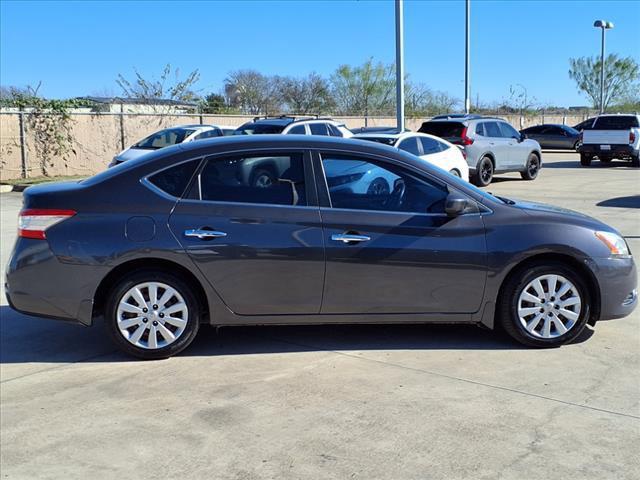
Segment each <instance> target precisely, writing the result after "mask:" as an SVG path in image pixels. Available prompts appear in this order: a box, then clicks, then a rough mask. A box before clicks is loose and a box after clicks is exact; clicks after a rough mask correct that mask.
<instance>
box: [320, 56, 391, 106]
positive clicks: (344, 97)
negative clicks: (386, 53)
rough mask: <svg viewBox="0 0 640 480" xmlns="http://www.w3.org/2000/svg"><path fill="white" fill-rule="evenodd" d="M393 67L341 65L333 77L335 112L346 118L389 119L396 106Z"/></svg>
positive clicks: (365, 64) (371, 60)
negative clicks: (379, 117) (360, 116)
mask: <svg viewBox="0 0 640 480" xmlns="http://www.w3.org/2000/svg"><path fill="white" fill-rule="evenodd" d="M394 72H395V69H394V67H393V64H389V65H385V64H383V63H381V62H379V63H374V62H373V58H369V59H368V60H367V61H366V62H364V63H363V64H362V65H360V66H357V67H352V66H350V65H340V66H339V67H338V69H337V70H336V71H335V73H334V74H333V75H331V79H330V81H331V91H332V93H333V98H334V101H335V103H336V110H337V112H338V113H340V114H343V115H362V114H364V115H381V114H382V115H389V114H391V113H393V111H394V105H395V95H394V92H395V77H394V75H395V73H394Z"/></svg>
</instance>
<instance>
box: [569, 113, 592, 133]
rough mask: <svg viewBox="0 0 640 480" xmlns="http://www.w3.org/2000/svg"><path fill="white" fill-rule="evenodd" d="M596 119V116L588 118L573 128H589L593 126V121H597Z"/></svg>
mask: <svg viewBox="0 0 640 480" xmlns="http://www.w3.org/2000/svg"><path fill="white" fill-rule="evenodd" d="M595 120H596V117H591V118H587V119H586V120H583V121H582V122H580V123H579V124H577V125H574V126H573V128H574V129H576V130H577V131H578V132H581V131H583V130H589V129H590V128H591V127H593V122H595Z"/></svg>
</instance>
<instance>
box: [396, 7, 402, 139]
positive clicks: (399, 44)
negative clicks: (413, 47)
mask: <svg viewBox="0 0 640 480" xmlns="http://www.w3.org/2000/svg"><path fill="white" fill-rule="evenodd" d="M395 1H396V125H397V127H398V132H404V38H403V37H404V25H403V23H404V21H403V0H395Z"/></svg>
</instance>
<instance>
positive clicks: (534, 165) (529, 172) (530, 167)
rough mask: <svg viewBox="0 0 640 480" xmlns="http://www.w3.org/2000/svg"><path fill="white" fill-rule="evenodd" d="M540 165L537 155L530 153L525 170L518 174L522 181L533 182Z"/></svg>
mask: <svg viewBox="0 0 640 480" xmlns="http://www.w3.org/2000/svg"><path fill="white" fill-rule="evenodd" d="M540 163H541V162H540V157H538V154H537V153H534V152H532V153H531V154H529V158H528V159H527V165H526V170H525V171H524V172H520V176H521V177H522V178H523V180H535V179H536V178H537V177H538V173H539V172H540V167H541V165H540Z"/></svg>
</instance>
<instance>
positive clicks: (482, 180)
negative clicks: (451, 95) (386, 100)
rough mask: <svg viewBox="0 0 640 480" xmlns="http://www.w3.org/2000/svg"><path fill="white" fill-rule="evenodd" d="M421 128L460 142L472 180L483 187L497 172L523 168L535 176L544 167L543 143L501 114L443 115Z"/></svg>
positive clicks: (531, 177)
mask: <svg viewBox="0 0 640 480" xmlns="http://www.w3.org/2000/svg"><path fill="white" fill-rule="evenodd" d="M418 131H419V132H422V133H428V134H430V135H436V136H438V137H440V138H444V139H445V140H447V141H449V142H451V143H453V144H456V145H459V146H460V147H461V148H462V149H463V154H464V156H465V158H466V160H467V163H468V164H469V176H470V178H471V181H472V182H473V183H475V184H476V185H478V186H480V187H486V186H487V185H489V184H490V183H491V180H492V179H493V175H494V174H495V173H506V172H520V175H521V176H522V178H523V179H525V180H534V179H535V178H536V177H537V176H538V172H539V171H540V168H541V167H542V154H541V153H540V152H541V148H540V144H538V142H536V141H535V140H531V139H527V138H525V137H524V136H522V135H521V134H520V132H518V131H517V130H516V129H515V128H513V127H512V126H511V125H509V124H508V123H507V122H505V121H504V120H502V119H500V118H492V117H483V116H480V115H455V116H453V115H452V116H444V115H442V116H439V117H438V118H434V119H433V120H430V121H428V122H424V123H423V124H422V126H421V127H420V129H419V130H418Z"/></svg>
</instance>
